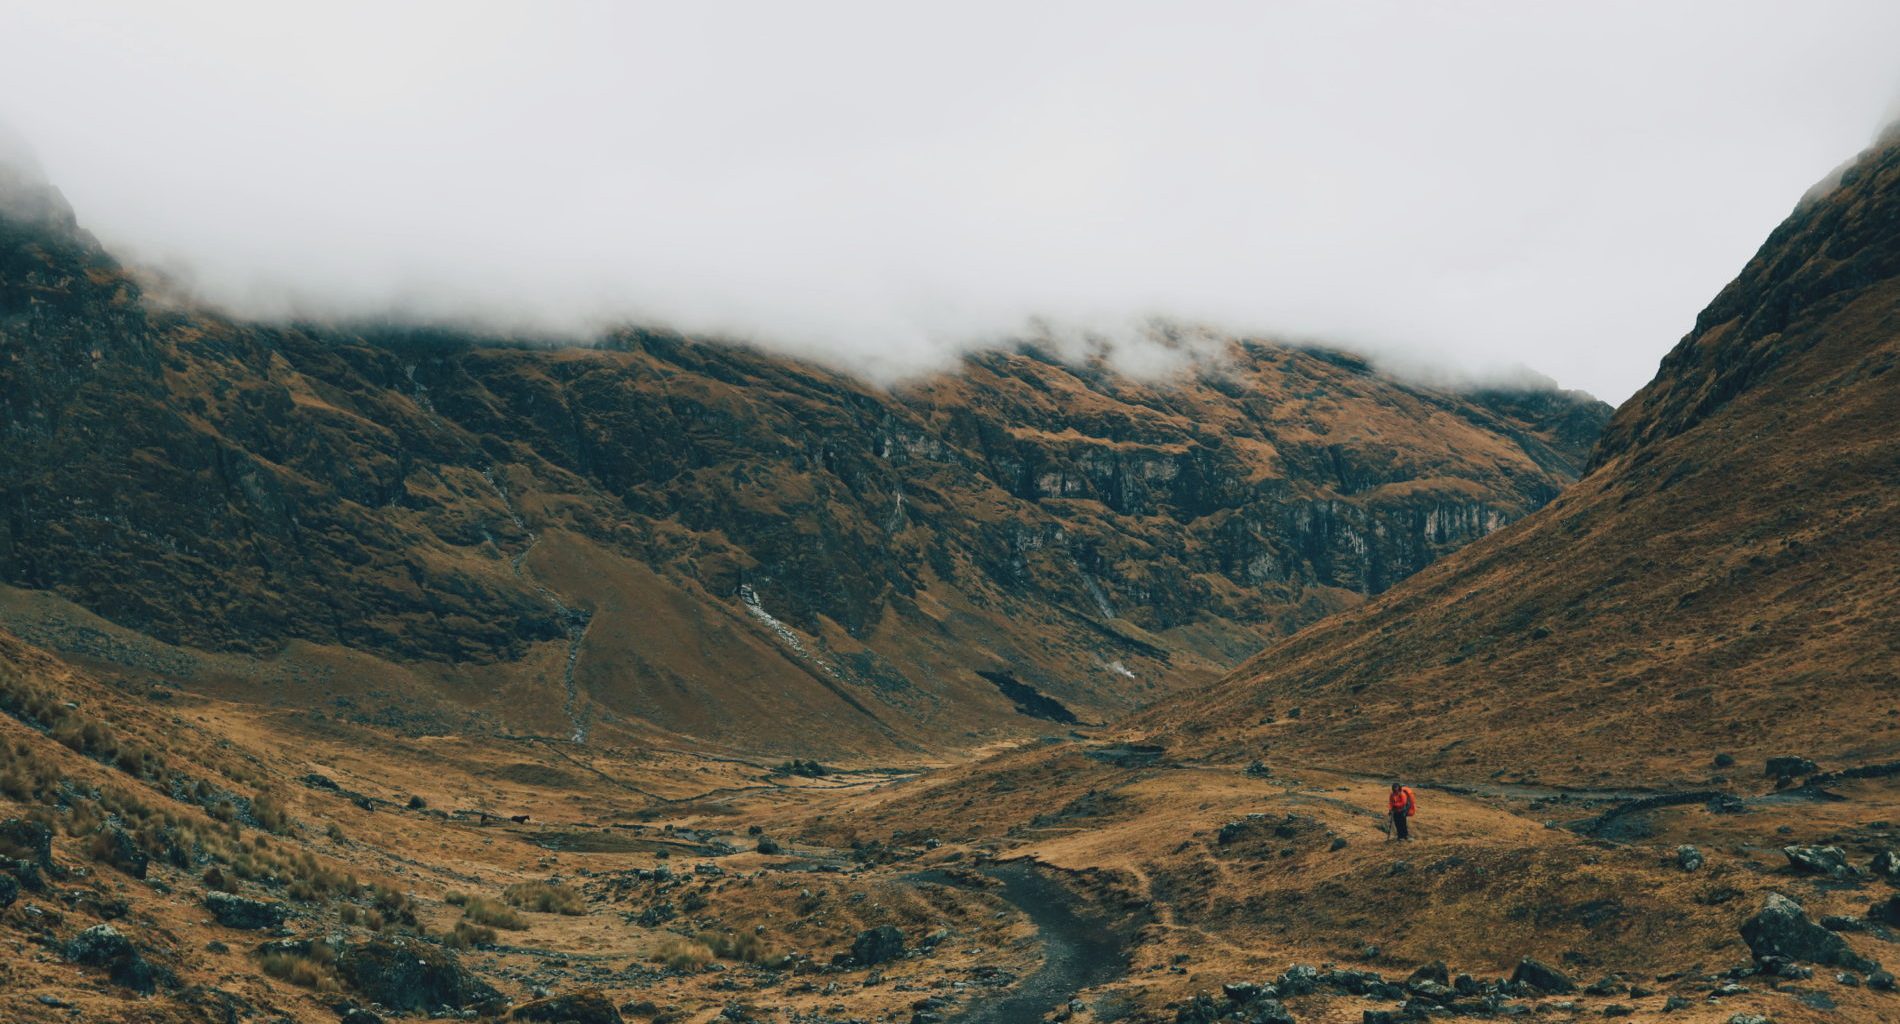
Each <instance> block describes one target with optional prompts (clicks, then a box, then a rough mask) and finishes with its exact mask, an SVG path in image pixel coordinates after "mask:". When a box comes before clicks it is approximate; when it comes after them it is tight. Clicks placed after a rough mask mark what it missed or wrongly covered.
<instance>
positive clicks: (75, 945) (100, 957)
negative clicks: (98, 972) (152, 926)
mask: <svg viewBox="0 0 1900 1024" xmlns="http://www.w3.org/2000/svg"><path fill="white" fill-rule="evenodd" d="M131 952H132V940H131V939H128V938H126V937H125V936H124V935H123V934H121V933H120V932H119V930H118V929H117V928H114V927H112V926H111V925H109V924H95V925H93V926H92V927H91V928H88V929H86V930H85V931H83V932H80V933H79V934H78V935H75V936H73V937H72V938H71V939H69V940H67V942H66V959H68V960H70V961H72V962H73V963H76V964H82V965H84V966H87V967H104V966H106V965H107V964H109V963H111V962H112V961H114V960H116V959H118V958H119V957H122V956H126V955H128V954H130V953H131Z"/></svg>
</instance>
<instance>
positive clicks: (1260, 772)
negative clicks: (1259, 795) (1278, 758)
mask: <svg viewBox="0 0 1900 1024" xmlns="http://www.w3.org/2000/svg"><path fill="white" fill-rule="evenodd" d="M1247 774H1248V775H1251V776H1253V777H1254V778H1256V779H1267V778H1272V777H1273V769H1271V768H1268V767H1267V764H1266V762H1265V761H1255V762H1254V763H1252V764H1250V765H1248V766H1247Z"/></svg>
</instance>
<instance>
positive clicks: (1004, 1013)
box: [911, 862, 1129, 1024]
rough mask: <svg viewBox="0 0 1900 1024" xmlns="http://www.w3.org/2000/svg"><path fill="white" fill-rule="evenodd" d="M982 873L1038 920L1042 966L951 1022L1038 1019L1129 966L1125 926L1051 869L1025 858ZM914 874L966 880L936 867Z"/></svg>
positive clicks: (1014, 1023) (1026, 1022)
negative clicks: (1096, 911)
mask: <svg viewBox="0 0 1900 1024" xmlns="http://www.w3.org/2000/svg"><path fill="white" fill-rule="evenodd" d="M983 873H984V874H985V875H988V876H989V877H991V878H994V879H996V880H997V881H999V882H1001V883H1002V888H1001V889H1000V890H995V892H996V895H997V896H999V897H1001V898H1002V900H1003V901H1004V902H1005V903H1008V904H1009V905H1011V906H1013V907H1015V908H1016V909H1018V910H1021V911H1022V912H1023V913H1024V914H1026V915H1028V917H1029V920H1030V923H1032V924H1034V925H1035V926H1036V932H1037V937H1038V938H1040V939H1041V941H1042V966H1041V967H1039V968H1037V970H1036V973H1034V974H1032V975H1030V976H1029V977H1028V978H1025V979H1024V980H1023V982H1022V983H1021V984H1020V985H1017V986H1016V987H1015V988H1013V989H1011V990H1010V991H1008V992H1004V993H1001V994H998V995H995V996H990V997H986V998H982V999H978V1000H977V1001H975V1002H973V1003H972V1004H970V1006H969V1007H967V1008H966V1009H964V1010H963V1011H962V1012H960V1013H958V1014H957V1015H956V1016H954V1017H952V1018H950V1024H1035V1022H1039V1021H1041V1020H1042V1019H1043V1018H1044V1015H1045V1014H1047V1013H1048V1011H1050V1010H1053V1009H1055V1008H1057V1007H1059V1006H1061V1005H1062V1004H1064V1003H1066V1002H1068V1001H1069V1000H1070V999H1072V998H1074V996H1075V994H1076V993H1077V992H1080V991H1082V990H1084V989H1088V988H1093V987H1094V986H1096V985H1101V984H1104V983H1106V982H1109V981H1112V980H1114V979H1115V978H1117V977H1120V976H1121V975H1122V974H1123V973H1124V972H1126V971H1127V969H1128V950H1127V946H1128V941H1129V935H1128V933H1127V930H1126V929H1121V928H1115V927H1111V926H1110V924H1109V923H1108V922H1106V921H1104V920H1102V919H1101V918H1099V917H1094V916H1092V915H1089V914H1088V913H1086V905H1085V904H1084V903H1083V901H1082V899H1081V898H1080V897H1078V896H1077V895H1076V894H1075V893H1074V892H1072V891H1070V890H1069V889H1068V887H1066V886H1064V885H1063V884H1062V883H1061V882H1059V881H1057V880H1056V879H1055V878H1054V877H1052V876H1051V875H1050V873H1048V872H1046V871H1040V870H1038V869H1037V868H1035V867H1034V866H1032V865H1030V864H1028V863H1025V862H1014V863H1008V864H998V865H995V866H993V867H988V868H984V869H983ZM911 880H912V881H920V882H937V883H939V884H942V885H953V886H959V887H962V886H964V885H965V883H963V882H961V881H959V880H957V879H955V878H952V877H950V876H948V875H944V874H942V873H940V872H934V871H933V872H927V873H924V874H920V875H913V876H911Z"/></svg>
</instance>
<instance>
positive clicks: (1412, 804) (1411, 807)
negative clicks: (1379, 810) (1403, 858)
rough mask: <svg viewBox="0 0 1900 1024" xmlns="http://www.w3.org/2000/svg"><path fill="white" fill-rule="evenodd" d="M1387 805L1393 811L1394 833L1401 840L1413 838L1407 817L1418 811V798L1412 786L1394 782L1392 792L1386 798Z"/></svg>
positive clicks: (1387, 808)
mask: <svg viewBox="0 0 1900 1024" xmlns="http://www.w3.org/2000/svg"><path fill="white" fill-rule="evenodd" d="M1385 806H1386V810H1388V811H1390V812H1391V813H1392V831H1393V833H1394V834H1395V835H1396V836H1397V837H1398V838H1399V839H1401V840H1404V839H1410V838H1412V834H1411V832H1410V831H1408V830H1407V829H1406V824H1407V821H1406V819H1408V818H1410V817H1411V816H1412V815H1414V814H1417V813H1418V798H1417V797H1414V796H1413V795H1412V790H1411V788H1410V787H1408V786H1401V785H1399V784H1398V783H1396V782H1394V783H1393V784H1392V794H1391V795H1390V796H1388V797H1386V799H1385Z"/></svg>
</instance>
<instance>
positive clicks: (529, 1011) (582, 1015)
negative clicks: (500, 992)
mask: <svg viewBox="0 0 1900 1024" xmlns="http://www.w3.org/2000/svg"><path fill="white" fill-rule="evenodd" d="M513 1017H514V1019H515V1020H527V1021H541V1022H547V1024H622V1021H623V1018H622V1017H621V1016H620V1011H619V1010H618V1009H616V1008H615V1007H614V1004H613V1000H611V999H608V998H607V996H606V994H605V993H603V992H601V991H600V990H599V989H597V988H591V989H584V990H582V991H579V992H571V993H569V994H567V995H564V996H555V997H553V998H552V999H539V1000H536V1001H535V1002H532V1003H527V1004H525V1005H523V1006H520V1007H517V1008H516V1009H515V1012H514V1014H513Z"/></svg>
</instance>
